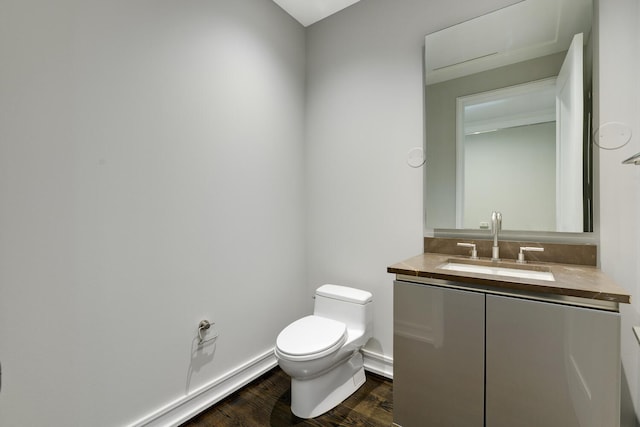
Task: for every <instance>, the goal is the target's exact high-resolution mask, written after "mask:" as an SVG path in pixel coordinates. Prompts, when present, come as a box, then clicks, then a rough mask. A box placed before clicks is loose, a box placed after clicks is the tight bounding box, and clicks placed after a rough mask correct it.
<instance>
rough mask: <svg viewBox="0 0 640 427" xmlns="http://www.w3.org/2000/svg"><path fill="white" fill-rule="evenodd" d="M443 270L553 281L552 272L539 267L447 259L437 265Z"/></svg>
mask: <svg viewBox="0 0 640 427" xmlns="http://www.w3.org/2000/svg"><path fill="white" fill-rule="evenodd" d="M438 268H441V269H443V270H453V271H460V272H464V273H480V274H491V275H494V276H508V277H517V278H520V279H535V280H546V281H549V282H555V280H556V279H555V278H554V277H553V273H552V272H550V271H542V269H541V268H540V267H538V268H537V269H528V268H526V267H524V266H523V268H509V267H503V266H497V265H480V264H466V263H461V262H454V261H449V262H447V263H446V264H443V265H442V266H440V267H438Z"/></svg>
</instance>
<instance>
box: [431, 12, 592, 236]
mask: <svg viewBox="0 0 640 427" xmlns="http://www.w3.org/2000/svg"><path fill="white" fill-rule="evenodd" d="M591 15H592V4H591V0H525V1H522V2H520V3H517V4H515V5H513V6H509V7H506V8H504V9H500V10H498V11H496V12H493V13H490V14H487V15H483V16H481V17H479V18H476V19H472V20H470V21H466V22H464V23H462V24H459V25H455V26H453V27H449V28H447V29H445V30H442V31H439V32H437V33H433V34H430V35H428V36H427V37H426V39H425V70H426V72H425V81H426V92H425V93H426V95H425V114H426V154H427V155H426V157H427V163H426V170H425V224H426V228H427V229H485V228H488V222H489V221H488V218H489V216H490V215H491V212H492V211H494V210H496V211H501V212H502V214H503V215H504V218H505V221H504V224H503V227H504V229H508V230H526V231H563V232H582V231H591V227H592V221H591V183H590V176H591V175H590V174H591V168H590V163H591V160H590V156H587V155H588V154H590V147H589V141H588V135H589V132H585V131H583V128H584V126H589V125H590V123H589V121H585V120H583V117H584V115H585V112H586V113H589V110H590V102H588V101H589V99H590V98H588V97H587V98H585V102H584V105H583V100H582V99H583V96H584V94H585V92H586V94H587V96H588V93H589V91H590V89H589V88H590V85H591V73H590V70H591V66H590V65H589V64H590V60H591V55H590V53H589V52H590V43H591V39H590V34H591V31H590V29H591ZM572 44H573V48H572V49H569V47H570V46H571V45H572ZM572 52H573V53H572ZM583 59H584V60H583ZM583 63H584V69H583ZM567 76H569V77H567Z"/></svg>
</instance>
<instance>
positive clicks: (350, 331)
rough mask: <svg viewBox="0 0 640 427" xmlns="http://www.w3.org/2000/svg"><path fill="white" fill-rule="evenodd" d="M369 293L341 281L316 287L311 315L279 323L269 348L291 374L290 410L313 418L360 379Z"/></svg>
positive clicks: (369, 317) (367, 328)
mask: <svg viewBox="0 0 640 427" xmlns="http://www.w3.org/2000/svg"><path fill="white" fill-rule="evenodd" d="M372 300H373V296H372V295H371V293H370V292H367V291H363V290H360V289H354V288H350V287H346V286H337V285H323V286H320V287H319V288H318V289H316V293H315V304H314V309H313V314H312V315H310V316H306V317H303V318H301V319H298V320H296V321H295V322H293V323H291V324H290V325H289V326H287V327H286V328H284V329H283V330H282V332H280V334H279V335H278V338H277V339H276V347H275V350H274V353H275V356H276V359H277V360H278V365H280V368H282V370H283V371H284V372H285V373H287V374H288V375H289V376H290V377H291V411H292V412H293V414H294V415H296V416H298V417H300V418H315V417H317V416H319V415H321V414H323V413H325V412H327V411H328V410H330V409H332V408H334V407H335V406H336V405H338V404H340V403H341V402H342V401H344V400H345V399H346V398H347V397H349V396H350V395H351V394H353V392H355V391H356V390H357V389H358V388H360V386H362V384H364V382H365V381H366V377H365V373H364V367H363V357H362V354H361V352H360V349H361V348H362V347H363V346H364V345H365V344H366V342H367V341H368V340H369V338H371V329H372V328H371V326H372V313H371V302H372Z"/></svg>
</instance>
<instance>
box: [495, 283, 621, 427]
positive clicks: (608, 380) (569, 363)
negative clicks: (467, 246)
mask: <svg viewBox="0 0 640 427" xmlns="http://www.w3.org/2000/svg"><path fill="white" fill-rule="evenodd" d="M619 378H620V319H619V314H617V313H610V312H605V311H599V310H590V309H584V308H578V307H571V306H565V305H557V304H552V303H544V302H536V301H528V300H522V299H517V298H505V297H500V296H493V295H487V300H486V426H487V427H528V426H530V427H539V426H545V427H556V426H557V427H596V426H597V427H602V426H607V427H615V426H619V423H620V421H619V412H620V410H619V402H620V384H619Z"/></svg>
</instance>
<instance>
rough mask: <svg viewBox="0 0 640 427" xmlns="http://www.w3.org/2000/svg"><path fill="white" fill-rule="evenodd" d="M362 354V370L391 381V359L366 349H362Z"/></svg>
mask: <svg viewBox="0 0 640 427" xmlns="http://www.w3.org/2000/svg"><path fill="white" fill-rule="evenodd" d="M362 354H364V369H366V370H367V371H369V372H373V373H374V374H378V375H381V376H383V377H386V378H389V379H391V380H392V379H393V358H391V357H389V356H385V355H384V354H380V353H376V352H373V351H371V350H367V349H362Z"/></svg>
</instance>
